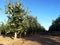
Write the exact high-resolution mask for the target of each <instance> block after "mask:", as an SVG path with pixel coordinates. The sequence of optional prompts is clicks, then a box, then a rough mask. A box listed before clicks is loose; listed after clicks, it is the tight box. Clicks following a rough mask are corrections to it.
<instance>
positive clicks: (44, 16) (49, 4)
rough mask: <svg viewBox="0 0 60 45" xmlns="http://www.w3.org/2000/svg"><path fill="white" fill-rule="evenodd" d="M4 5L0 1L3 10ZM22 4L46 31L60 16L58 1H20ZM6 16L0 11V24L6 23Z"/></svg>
mask: <svg viewBox="0 0 60 45" xmlns="http://www.w3.org/2000/svg"><path fill="white" fill-rule="evenodd" d="M5 4H6V3H5V2H4V1H3V0H0V7H1V8H3V9H4V5H5ZM22 4H23V5H24V6H25V7H28V9H29V10H30V11H31V12H30V13H31V15H32V16H34V17H35V16H37V20H38V22H39V23H40V24H41V25H42V26H44V27H45V28H46V29H48V28H49V26H50V25H51V24H52V20H55V19H56V18H57V17H58V16H59V14H60V0H22ZM6 20H7V15H5V14H4V12H3V11H0V22H1V21H3V22H6Z"/></svg>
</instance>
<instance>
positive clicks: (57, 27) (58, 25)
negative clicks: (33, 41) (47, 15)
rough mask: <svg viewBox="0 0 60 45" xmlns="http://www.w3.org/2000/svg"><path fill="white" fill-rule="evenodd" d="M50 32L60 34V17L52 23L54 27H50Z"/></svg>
mask: <svg viewBox="0 0 60 45" xmlns="http://www.w3.org/2000/svg"><path fill="white" fill-rule="evenodd" d="M49 32H51V33H56V34H58V32H60V16H59V17H58V18H57V19H56V20H54V21H53V22H52V25H51V26H50V27H49Z"/></svg>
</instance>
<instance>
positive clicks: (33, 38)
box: [24, 35, 60, 45]
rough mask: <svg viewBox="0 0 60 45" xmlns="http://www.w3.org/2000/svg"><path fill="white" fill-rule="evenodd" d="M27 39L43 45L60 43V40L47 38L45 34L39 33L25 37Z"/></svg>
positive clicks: (57, 44) (58, 44) (59, 44)
mask: <svg viewBox="0 0 60 45" xmlns="http://www.w3.org/2000/svg"><path fill="white" fill-rule="evenodd" d="M24 39H25V40H31V41H36V42H38V43H40V44H41V45H60V41H59V42H58V41H56V40H53V39H51V37H50V38H47V37H45V36H39V35H34V36H30V37H24Z"/></svg>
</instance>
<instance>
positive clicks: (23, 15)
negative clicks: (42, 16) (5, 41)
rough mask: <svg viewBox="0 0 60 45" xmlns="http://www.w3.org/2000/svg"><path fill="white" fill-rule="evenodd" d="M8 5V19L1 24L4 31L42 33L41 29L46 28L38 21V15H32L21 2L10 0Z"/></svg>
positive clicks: (23, 33) (22, 33) (20, 33)
mask: <svg viewBox="0 0 60 45" xmlns="http://www.w3.org/2000/svg"><path fill="white" fill-rule="evenodd" d="M6 5H7V7H6V8H5V10H6V14H8V16H7V17H8V21H7V23H6V24H2V25H1V26H0V29H1V30H2V33H4V34H9V33H11V32H13V33H15V32H17V34H19V35H20V36H21V35H29V34H30V35H31V34H35V33H40V31H42V30H45V28H44V27H43V26H41V25H40V24H39V23H38V21H37V17H33V16H30V14H29V13H28V11H27V10H25V9H24V7H23V6H22V4H21V2H12V1H10V2H8V4H6Z"/></svg>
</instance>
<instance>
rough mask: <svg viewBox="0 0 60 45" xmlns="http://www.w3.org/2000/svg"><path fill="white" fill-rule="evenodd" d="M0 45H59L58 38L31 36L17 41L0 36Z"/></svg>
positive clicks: (59, 40) (59, 38)
mask: <svg viewBox="0 0 60 45" xmlns="http://www.w3.org/2000/svg"><path fill="white" fill-rule="evenodd" d="M0 45H60V36H49V35H33V36H30V37H24V38H17V39H11V38H10V37H3V36H0Z"/></svg>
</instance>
